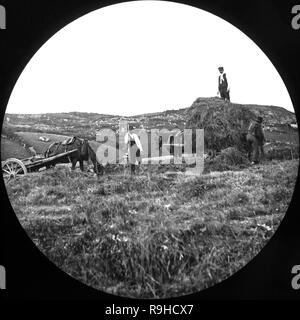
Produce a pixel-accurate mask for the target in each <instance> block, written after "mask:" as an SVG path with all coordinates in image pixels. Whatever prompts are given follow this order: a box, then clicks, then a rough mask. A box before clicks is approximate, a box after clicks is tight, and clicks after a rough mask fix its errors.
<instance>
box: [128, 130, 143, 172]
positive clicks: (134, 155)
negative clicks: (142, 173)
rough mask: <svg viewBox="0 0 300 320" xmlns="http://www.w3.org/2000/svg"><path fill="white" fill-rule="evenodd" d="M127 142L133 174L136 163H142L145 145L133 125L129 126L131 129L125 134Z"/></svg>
mask: <svg viewBox="0 0 300 320" xmlns="http://www.w3.org/2000/svg"><path fill="white" fill-rule="evenodd" d="M124 139H125V144H127V146H128V158H129V162H130V169H131V170H130V171H131V175H133V174H135V168H136V165H137V164H138V165H139V164H141V152H143V147H142V144H141V141H140V139H139V137H138V135H137V134H136V133H134V132H133V126H129V131H128V132H127V133H126V134H125V138H124Z"/></svg>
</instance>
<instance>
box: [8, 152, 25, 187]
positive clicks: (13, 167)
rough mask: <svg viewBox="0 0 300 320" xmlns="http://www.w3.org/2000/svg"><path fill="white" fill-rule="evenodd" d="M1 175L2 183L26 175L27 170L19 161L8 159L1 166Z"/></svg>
mask: <svg viewBox="0 0 300 320" xmlns="http://www.w3.org/2000/svg"><path fill="white" fill-rule="evenodd" d="M2 174H3V178H4V181H5V182H9V181H10V180H12V179H14V178H15V177H16V176H19V175H25V174H27V169H26V167H25V165H24V163H23V162H22V161H21V160H19V159H15V158H10V159H7V160H5V161H4V163H3V165H2Z"/></svg>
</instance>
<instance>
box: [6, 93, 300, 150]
mask: <svg viewBox="0 0 300 320" xmlns="http://www.w3.org/2000/svg"><path fill="white" fill-rule="evenodd" d="M218 108H219V109H220V108H221V109H222V108H223V109H222V110H223V111H224V110H225V111H226V110H228V109H231V110H233V111H234V110H239V109H241V110H244V112H242V113H241V117H244V118H245V119H246V120H249V119H250V118H251V115H252V116H253V115H255V114H260V115H262V116H263V118H264V124H263V125H264V131H265V136H266V139H267V142H270V143H272V146H270V145H269V146H268V148H277V145H278V144H279V145H280V146H281V147H282V146H283V147H284V148H287V147H288V148H289V147H290V146H292V147H293V148H296V149H297V148H298V145H299V142H298V129H297V127H295V126H296V123H297V122H296V117H295V114H294V113H292V112H290V111H288V110H286V109H284V108H281V107H276V106H263V105H241V104H234V103H224V101H223V100H221V99H219V98H198V99H196V100H195V101H194V103H193V104H192V105H191V106H190V107H188V108H183V109H179V110H167V111H164V112H156V113H150V114H142V115H136V116H132V117H121V116H117V115H116V116H114V115H107V114H97V113H84V112H70V113H57V114H55V113H46V114H33V115H30V114H6V115H5V119H4V123H3V128H2V134H3V135H4V136H5V137H6V138H11V137H13V139H15V137H16V136H19V137H20V138H21V139H20V141H21V144H22V143H24V141H25V143H26V144H28V146H33V147H34V148H36V149H37V152H38V153H42V152H43V150H44V149H45V148H46V147H47V143H44V142H41V141H39V140H38V137H40V136H47V134H48V135H49V134H51V137H50V136H49V137H50V138H51V141H52V142H54V141H57V139H58V140H60V139H61V137H62V136H63V137H62V139H63V138H64V137H65V136H74V135H77V136H79V137H81V138H87V139H88V140H95V135H96V131H97V130H100V129H102V128H107V127H109V128H111V129H113V130H116V132H118V125H119V121H120V120H127V121H128V122H129V123H131V124H133V125H135V127H137V128H145V129H147V130H149V129H152V128H156V129H161V128H167V129H174V128H179V129H184V128H186V127H191V124H192V121H191V117H192V116H193V115H195V114H197V115H202V117H203V115H204V114H206V113H207V111H208V110H209V109H218ZM212 118H213V117H212ZM242 120H243V119H242ZM210 121H211V120H210ZM245 124H247V121H246V122H245ZM244 129H245V128H244ZM244 129H243V130H244ZM218 131H219V130H218V127H216V128H213V130H212V133H214V132H215V133H218ZM205 134H208V131H206V132H205ZM62 139H61V140H62ZM224 139H226V137H224ZM17 140H18V138H17ZM23 140H24V141H23ZM219 144H220V145H222V143H219ZM276 144H277V145H276ZM293 153H294V151H293ZM3 154H5V153H3Z"/></svg>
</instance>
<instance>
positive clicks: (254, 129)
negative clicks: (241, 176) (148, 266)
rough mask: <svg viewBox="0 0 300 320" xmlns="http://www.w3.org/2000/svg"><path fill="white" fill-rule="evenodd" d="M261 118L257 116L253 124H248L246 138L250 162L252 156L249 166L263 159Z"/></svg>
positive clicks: (263, 138) (263, 140)
mask: <svg viewBox="0 0 300 320" xmlns="http://www.w3.org/2000/svg"><path fill="white" fill-rule="evenodd" d="M262 122H263V118H262V117H261V116H258V117H257V119H256V120H255V121H254V122H251V123H250V126H249V129H248V134H247V136H246V139H247V142H248V145H249V153H248V158H249V160H250V161H251V155H252V156H253V158H252V162H251V164H258V163H259V161H260V160H261V159H262V158H264V156H265V153H264V142H265V136H264V133H263V129H262V125H261V124H262Z"/></svg>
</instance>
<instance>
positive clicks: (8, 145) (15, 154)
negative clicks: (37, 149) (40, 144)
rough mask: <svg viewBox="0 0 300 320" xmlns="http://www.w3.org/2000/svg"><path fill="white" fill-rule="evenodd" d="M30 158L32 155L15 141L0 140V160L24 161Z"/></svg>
mask: <svg viewBox="0 0 300 320" xmlns="http://www.w3.org/2000/svg"><path fill="white" fill-rule="evenodd" d="M30 156H32V154H31V153H30V152H29V151H28V150H26V149H24V148H23V147H22V146H21V145H20V143H18V142H17V141H13V140H9V139H6V138H3V137H2V138H1V160H2V161H3V160H6V159H8V158H18V159H25V158H29V157H30Z"/></svg>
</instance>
